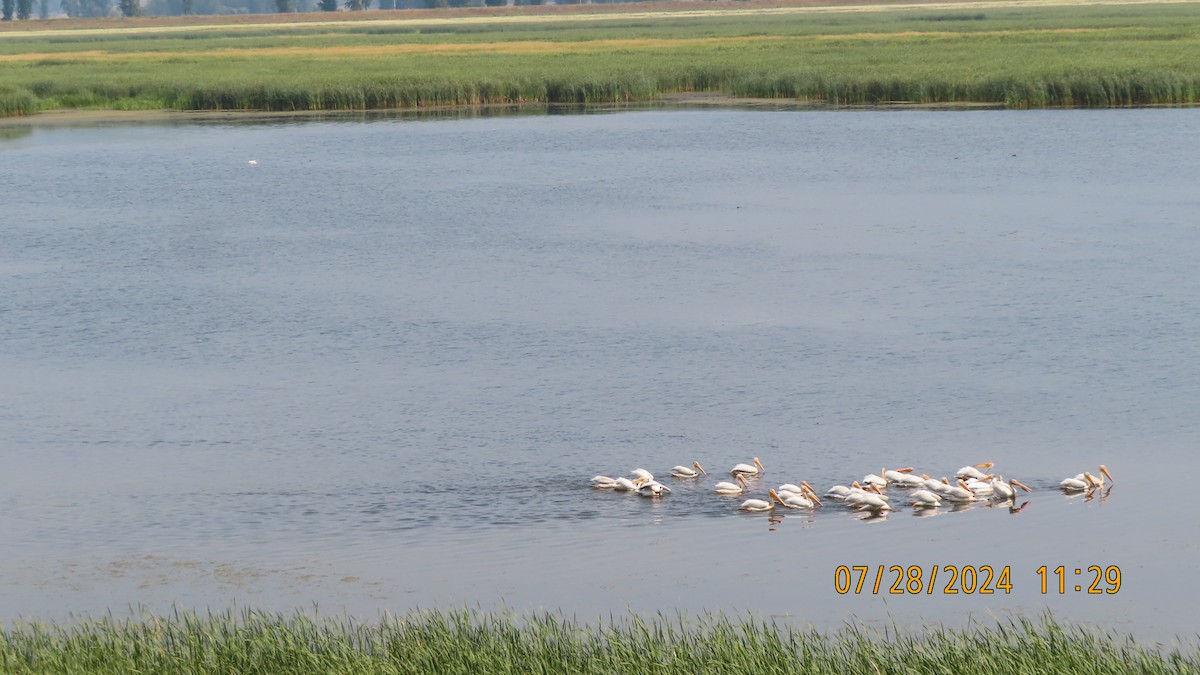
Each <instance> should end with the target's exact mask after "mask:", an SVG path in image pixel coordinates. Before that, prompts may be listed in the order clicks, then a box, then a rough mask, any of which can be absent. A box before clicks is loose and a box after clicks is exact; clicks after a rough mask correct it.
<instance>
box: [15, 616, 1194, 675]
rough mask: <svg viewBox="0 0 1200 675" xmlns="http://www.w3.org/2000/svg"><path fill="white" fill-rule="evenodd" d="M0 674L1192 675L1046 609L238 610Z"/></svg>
mask: <svg viewBox="0 0 1200 675" xmlns="http://www.w3.org/2000/svg"><path fill="white" fill-rule="evenodd" d="M0 672H4V673H77V672H87V673H133V672H154V673H279V674H284V673H327V672H337V673H580V674H587V673H606V674H611V673H722V674H725V673H847V672H856V673H911V672H921V673H947V674H953V675H973V674H975V673H979V674H981V675H982V674H984V673H987V674H988V675H994V674H995V673H1021V674H1022V675H1035V674H1039V673H1055V674H1057V673H1080V672H1086V673H1094V674H1097V675H1107V674H1109V673H1112V674H1116V673H1139V674H1155V673H1195V672H1200V653H1196V654H1185V653H1181V652H1179V651H1171V652H1160V651H1155V650H1152V649H1147V648H1143V647H1141V646H1139V645H1138V644H1136V643H1135V642H1134V641H1133V640H1132V639H1131V638H1129V637H1128V636H1122V635H1119V634H1114V633H1110V634H1101V633H1096V632H1092V631H1089V630H1086V629H1083V628H1080V627H1072V626H1064V625H1062V624H1060V623H1058V622H1056V621H1055V620H1054V619H1053V618H1052V617H1050V616H1045V617H1042V618H1041V619H1040V620H1036V621H1034V620H1027V619H1018V620H1015V621H1012V622H1010V623H1007V624H1005V623H1001V624H997V625H996V626H995V627H993V628H983V627H973V628H965V629H957V630H949V629H933V630H926V631H914V632H911V633H904V632H892V631H889V632H887V633H886V634H871V633H867V632H864V631H861V630H859V629H856V628H853V627H851V628H846V629H843V630H840V631H836V632H831V633H824V634H823V633H818V632H815V631H803V630H798V629H793V628H790V627H786V626H781V625H777V624H774V623H768V622H763V621H759V620H738V619H730V618H727V617H724V616H713V615H708V616H704V617H700V618H695V619H692V618H688V617H684V616H678V617H675V618H667V617H663V616H659V617H658V618H657V619H654V620H643V619H640V618H637V617H633V616H631V617H628V618H625V619H611V620H609V621H608V622H604V623H600V624H582V623H577V622H576V621H574V620H571V619H566V618H564V617H562V616H561V615H557V614H554V613H542V614H537V615H533V616H529V617H516V616H513V615H509V614H495V613H485V612H479V611H472V610H454V611H426V612H415V613H413V614H410V615H408V616H405V617H391V616H389V617H386V618H385V619H384V620H382V621H380V622H378V623H359V622H354V621H349V620H330V619H326V620H320V619H314V618H311V617H309V616H307V615H303V614H297V615H293V616H284V615H277V614H264V613H259V612H253V611H247V612H242V613H240V614H239V613H235V612H227V613H224V614H210V615H208V616H200V615H195V614H186V613H179V614H175V615H172V616H169V617H157V616H150V617H145V618H143V619H141V620H137V621H133V620H128V621H117V620H114V619H111V618H109V619H104V620H100V621H91V622H86V623H79V624H74V625H70V626H56V625H43V624H16V625H13V626H11V627H9V628H7V629H6V630H4V631H3V632H0Z"/></svg>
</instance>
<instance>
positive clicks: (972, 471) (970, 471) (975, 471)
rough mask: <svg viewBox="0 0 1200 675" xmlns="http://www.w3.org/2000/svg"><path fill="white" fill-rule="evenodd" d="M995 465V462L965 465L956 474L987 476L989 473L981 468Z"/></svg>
mask: <svg viewBox="0 0 1200 675" xmlns="http://www.w3.org/2000/svg"><path fill="white" fill-rule="evenodd" d="M993 466H995V463H994V462H981V463H979V464H976V465H975V466H964V467H963V468H961V469H959V470H958V473H956V474H954V477H955V478H986V477H987V474H986V473H984V472H982V471H980V470H979V469H990V468H992V467H993Z"/></svg>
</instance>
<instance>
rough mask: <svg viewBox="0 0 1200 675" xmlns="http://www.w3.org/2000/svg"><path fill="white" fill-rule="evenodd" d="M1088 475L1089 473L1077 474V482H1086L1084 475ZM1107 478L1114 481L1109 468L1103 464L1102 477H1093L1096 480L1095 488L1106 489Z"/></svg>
mask: <svg viewBox="0 0 1200 675" xmlns="http://www.w3.org/2000/svg"><path fill="white" fill-rule="evenodd" d="M1086 473H1087V472H1086V471H1084V472H1083V473H1080V474H1075V480H1086V479H1085V478H1084V474H1086ZM1105 476H1107V477H1108V479H1109V480H1113V477H1112V474H1111V473H1109V472H1108V467H1107V466H1104V465H1103V464H1101V465H1100V475H1099V476H1097V475H1095V474H1093V475H1092V478H1094V479H1095V483H1096V484H1095V487H1104V477H1105ZM1113 482H1114V483H1115V482H1116V481H1113Z"/></svg>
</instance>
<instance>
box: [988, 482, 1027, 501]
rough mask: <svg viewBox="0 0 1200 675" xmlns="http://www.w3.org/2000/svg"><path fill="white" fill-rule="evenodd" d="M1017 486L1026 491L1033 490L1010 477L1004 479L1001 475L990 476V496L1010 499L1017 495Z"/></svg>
mask: <svg viewBox="0 0 1200 675" xmlns="http://www.w3.org/2000/svg"><path fill="white" fill-rule="evenodd" d="M1017 488H1021V489H1022V490H1024V491H1026V492H1033V489H1032V488H1030V487H1029V486H1028V485H1025V484H1024V483H1022V482H1021V481H1019V480H1016V479H1011V480H1008V481H1005V480H1004V477H1003V476H992V496H993V497H996V498H999V499H1012V498H1013V497H1016V496H1017Z"/></svg>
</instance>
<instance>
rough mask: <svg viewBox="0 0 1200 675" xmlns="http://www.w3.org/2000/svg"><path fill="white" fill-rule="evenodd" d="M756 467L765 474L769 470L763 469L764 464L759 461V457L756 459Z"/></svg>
mask: <svg viewBox="0 0 1200 675" xmlns="http://www.w3.org/2000/svg"><path fill="white" fill-rule="evenodd" d="M754 466H757V467H758V470H759V471H761V472H763V473H766V472H767V470H766V469H765V468H763V465H762V462H761V461H759V459H758V458H757V457H755V458H754Z"/></svg>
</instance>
